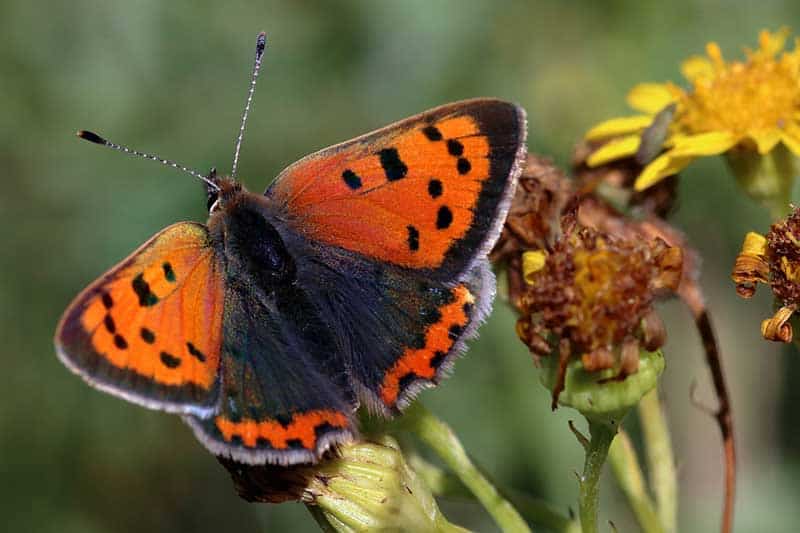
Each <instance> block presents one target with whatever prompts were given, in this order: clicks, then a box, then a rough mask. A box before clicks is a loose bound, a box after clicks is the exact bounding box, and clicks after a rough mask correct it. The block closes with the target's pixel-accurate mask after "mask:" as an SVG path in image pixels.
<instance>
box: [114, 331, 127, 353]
mask: <svg viewBox="0 0 800 533" xmlns="http://www.w3.org/2000/svg"><path fill="white" fill-rule="evenodd" d="M114 346H116V347H117V348H119V349H120V350H127V349H128V341H126V340H125V337H123V336H122V335H120V334H119V333H117V334H116V335H114Z"/></svg>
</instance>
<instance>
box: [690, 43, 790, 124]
mask: <svg viewBox="0 0 800 533" xmlns="http://www.w3.org/2000/svg"><path fill="white" fill-rule="evenodd" d="M712 59H714V58H712ZM798 59H800V51H798V50H795V51H793V52H786V53H784V54H783V56H782V57H781V58H780V59H779V60H776V59H774V58H772V57H765V56H764V55H763V54H762V55H759V54H752V55H751V57H750V58H749V59H748V61H747V62H745V63H742V62H732V63H730V64H725V63H724V62H722V61H721V58H720V59H719V61H715V63H716V65H715V67H716V68H715V72H714V74H713V75H709V76H704V77H701V78H699V79H695V80H694V88H693V90H692V91H691V92H684V91H681V93H682V94H681V95H680V98H679V118H678V122H679V124H680V126H682V128H684V129H685V130H687V131H688V132H690V133H703V132H709V131H729V132H731V133H734V134H736V135H738V136H744V135H745V134H746V133H747V132H751V131H758V130H774V129H776V128H777V129H783V127H784V126H785V125H786V124H787V122H789V121H791V120H793V119H794V118H796V116H797V113H798V111H800V68H798Z"/></svg>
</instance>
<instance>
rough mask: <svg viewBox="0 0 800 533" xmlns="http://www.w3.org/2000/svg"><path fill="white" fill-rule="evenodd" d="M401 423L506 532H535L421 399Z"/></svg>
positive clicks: (453, 434)
mask: <svg viewBox="0 0 800 533" xmlns="http://www.w3.org/2000/svg"><path fill="white" fill-rule="evenodd" d="M400 423H401V424H402V426H403V427H404V428H406V429H407V430H409V431H411V432H413V433H414V434H415V435H416V436H417V437H419V439H420V440H422V442H424V443H425V444H426V445H427V446H429V447H430V448H431V449H432V450H433V451H434V452H436V454H437V455H438V456H439V457H440V458H441V459H442V461H443V462H444V463H445V464H446V465H447V467H448V468H450V470H452V471H453V473H454V474H455V475H456V476H458V478H459V479H460V480H461V482H462V483H464V485H466V486H467V488H469V490H470V491H471V492H472V493H473V494H474V495H475V497H476V498H477V499H478V501H479V502H481V504H482V505H483V506H484V507H485V508H486V510H487V511H488V512H489V514H490V515H492V518H494V521H495V522H496V523H497V525H498V526H499V527H500V529H501V530H502V531H504V532H506V533H509V532H514V533H516V532H530V531H531V529H530V528H529V527H528V525H527V524H526V523H525V521H524V520H523V519H522V517H521V516H520V514H519V513H518V512H517V510H516V509H514V507H513V506H512V505H511V504H510V503H509V502H508V500H506V499H505V498H504V497H503V496H502V495H501V494H500V493H499V491H498V490H497V489H496V488H495V487H494V485H492V483H491V482H490V481H489V480H488V479H487V478H486V476H485V475H484V474H483V473H482V472H481V471H480V470H479V469H478V467H476V466H475V464H474V463H473V462H472V460H470V458H469V456H468V455H467V452H466V451H465V450H464V447H463V446H462V445H461V442H460V441H459V440H458V437H456V435H455V433H453V431H452V430H451V429H450V427H449V426H448V425H447V424H445V423H444V422H442V421H441V420H439V419H438V418H436V417H435V416H434V415H433V414H432V413H431V412H430V411H428V410H427V409H425V407H423V406H422V404H421V403H419V402H416V403H415V404H414V405H412V406H411V407H410V408H409V409H408V410H407V411H406V413H405V415H404V416H403V417H402V418H401V420H400Z"/></svg>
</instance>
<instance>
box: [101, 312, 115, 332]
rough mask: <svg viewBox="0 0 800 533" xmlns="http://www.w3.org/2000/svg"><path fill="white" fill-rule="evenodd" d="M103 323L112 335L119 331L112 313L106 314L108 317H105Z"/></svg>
mask: <svg viewBox="0 0 800 533" xmlns="http://www.w3.org/2000/svg"><path fill="white" fill-rule="evenodd" d="M103 324H104V325H105V327H106V331H108V332H109V333H111V334H112V335H113V334H114V333H116V332H117V325H116V324H115V323H114V319H113V318H112V316H111V315H106V317H105V318H104V319H103Z"/></svg>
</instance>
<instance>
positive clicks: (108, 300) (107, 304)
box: [102, 292, 114, 309]
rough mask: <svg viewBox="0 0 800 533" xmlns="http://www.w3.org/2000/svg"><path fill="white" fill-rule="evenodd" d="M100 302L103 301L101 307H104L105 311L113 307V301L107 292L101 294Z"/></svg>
mask: <svg viewBox="0 0 800 533" xmlns="http://www.w3.org/2000/svg"><path fill="white" fill-rule="evenodd" d="M102 300H103V306H105V308H106V309H111V307H113V305H114V300H113V299H112V298H111V295H110V294H108V293H107V292H104V293H103V296H102Z"/></svg>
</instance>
